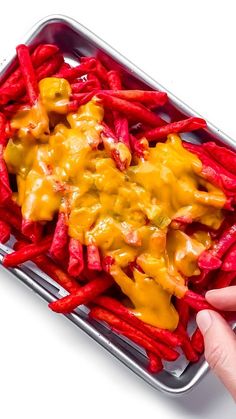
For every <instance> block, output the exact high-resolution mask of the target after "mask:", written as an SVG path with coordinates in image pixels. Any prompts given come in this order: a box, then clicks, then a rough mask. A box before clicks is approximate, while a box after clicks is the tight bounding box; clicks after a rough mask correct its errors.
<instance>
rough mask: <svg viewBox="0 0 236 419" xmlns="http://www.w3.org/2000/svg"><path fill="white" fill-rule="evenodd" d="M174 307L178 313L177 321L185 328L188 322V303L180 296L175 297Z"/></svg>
mask: <svg viewBox="0 0 236 419" xmlns="http://www.w3.org/2000/svg"><path fill="white" fill-rule="evenodd" d="M176 309H177V311H178V314H179V321H180V323H181V324H182V326H183V327H184V328H185V329H187V326H188V322H189V305H188V304H187V303H186V302H185V301H184V300H183V299H182V298H181V299H176Z"/></svg>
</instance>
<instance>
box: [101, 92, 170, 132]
mask: <svg viewBox="0 0 236 419" xmlns="http://www.w3.org/2000/svg"><path fill="white" fill-rule="evenodd" d="M96 97H97V98H98V100H101V102H102V104H103V105H104V106H105V107H108V108H109V109H112V110H113V111H118V112H120V113H122V114H124V115H125V116H126V117H127V118H132V119H135V120H136V121H138V122H144V123H145V124H148V125H151V126H155V127H156V126H161V125H164V124H166V122H165V121H164V120H163V119H161V118H160V117H159V116H158V115H156V114H155V113H153V112H151V111H149V110H148V109H147V108H145V107H144V106H141V105H138V104H136V103H133V102H128V101H127V100H124V99H119V98H117V97H113V96H111V95H108V94H106V93H102V92H99V93H97V95H96Z"/></svg>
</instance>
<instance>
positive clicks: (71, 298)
mask: <svg viewBox="0 0 236 419" xmlns="http://www.w3.org/2000/svg"><path fill="white" fill-rule="evenodd" d="M112 284H113V279H112V278H111V276H108V275H103V276H102V277H97V278H96V279H94V280H92V281H91V282H89V283H88V284H86V285H84V286H83V287H81V288H80V289H79V290H78V291H76V292H75V293H73V294H70V295H68V296H66V297H64V298H61V299H60V300H58V301H55V302H53V303H50V304H49V307H50V308H51V309H52V310H53V311H55V312H56V313H70V312H71V311H73V310H74V309H75V308H76V307H78V306H80V305H81V304H88V303H89V302H90V301H93V300H94V299H95V298H96V297H97V296H98V295H100V294H102V293H103V292H105V291H106V290H107V289H108V288H110V287H111V285H112Z"/></svg>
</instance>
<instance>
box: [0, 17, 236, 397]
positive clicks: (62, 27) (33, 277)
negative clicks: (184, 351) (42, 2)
mask: <svg viewBox="0 0 236 419" xmlns="http://www.w3.org/2000/svg"><path fill="white" fill-rule="evenodd" d="M22 42H24V43H26V44H28V45H30V46H33V45H37V44H38V43H41V42H46V43H55V44H57V45H58V46H59V47H60V48H61V50H62V51H63V52H64V54H65V55H66V56H67V58H68V60H72V61H73V60H75V59H77V60H78V58H79V57H81V56H84V55H94V56H100V57H101V56H102V58H103V60H104V61H107V62H108V61H111V60H112V62H113V66H117V67H118V68H120V70H121V71H122V73H123V76H124V80H125V85H126V87H132V88H133V87H136V88H152V89H156V90H162V91H166V92H167V93H168V95H169V98H170V104H169V108H168V111H169V112H175V113H176V112H178V113H179V114H181V115H182V116H183V117H184V116H198V114H197V113H196V112H193V110H192V109H190V108H189V107H188V106H187V105H185V104H184V103H183V102H181V101H180V100H179V99H178V98H176V97H175V96H174V95H173V94H171V93H170V92H168V91H167V90H166V89H165V88H164V87H163V86H161V85H160V84H158V83H157V82H156V81H155V80H153V79H152V78H150V77H149V76H147V75H146V74H145V73H143V72H142V71H141V70H140V69H139V68H137V67H136V66H135V65H133V64H132V63H131V62H130V61H128V60H127V59H126V58H124V57H123V56H122V55H120V54H119V53H118V52H117V51H115V50H114V49H113V48H111V47H110V46H109V45H107V44H106V43H105V42H103V41H102V40H101V39H100V38H98V37H97V36H96V35H94V34H93V33H91V32H90V31H89V30H88V29H86V28H85V27H84V26H82V25H80V24H79V23H78V22H76V21H75V20H73V19H70V18H68V17H66V16H61V15H52V16H48V17H46V18H44V19H43V20H41V21H40V22H38V23H37V24H36V25H35V26H34V27H33V28H32V29H31V31H30V32H29V33H28V34H27V36H26V38H25V39H23V40H22ZM14 65H15V53H14V52H12V55H10V56H9V58H7V59H6V60H5V62H4V63H3V64H2V69H1V72H0V77H1V79H4V78H5V77H7V75H8V74H9V72H10V71H11V70H12V69H13V68H14ZM185 137H186V138H188V139H191V140H192V141H194V142H201V141H203V140H209V139H214V140H216V141H219V142H221V143H224V144H227V145H229V146H230V147H234V148H235V142H234V141H233V140H232V139H231V138H229V137H228V136H227V135H225V134H224V133H222V132H221V131H220V130H219V129H217V128H216V127H215V126H213V125H212V124H210V123H208V128H207V129H206V130H201V131H198V132H197V133H192V134H188V135H186V136H185ZM6 251H8V250H7V248H6V247H5V246H1V248H0V262H1V260H2V256H1V255H3V254H4V253H5V252H6ZM10 271H11V272H12V273H13V274H14V275H15V276H17V277H18V278H19V279H20V280H21V281H22V282H23V283H24V284H26V285H27V286H28V287H30V288H31V289H32V290H34V291H35V292H36V293H37V294H38V295H40V296H41V297H42V298H43V299H44V300H45V301H47V302H51V301H54V300H56V299H57V298H58V297H59V296H60V295H61V292H62V290H60V289H59V287H58V285H57V284H55V283H53V281H51V280H50V279H49V278H48V277H47V276H46V275H41V274H40V275H38V274H37V273H35V272H34V268H33V267H32V266H31V265H30V264H29V265H27V266H22V267H20V268H16V269H10ZM66 317H67V318H68V319H69V320H71V321H72V322H73V323H75V324H76V325H77V326H79V327H80V328H81V329H82V330H83V331H85V332H86V333H87V334H88V335H89V336H91V337H92V338H93V339H95V340H96V341H97V342H98V343H99V344H100V345H102V346H103V347H104V348H106V349H107V350H108V351H109V352H110V353H112V354H113V355H114V356H115V357H116V358H118V359H119V360H120V361H122V362H123V363H124V364H125V365H127V367H129V368H130V369H131V370H132V371H133V372H135V373H136V374H137V375H138V376H140V377H141V378H143V379H144V380H145V381H146V382H147V383H149V384H150V385H151V386H153V387H154V388H156V389H157V390H161V391H165V392H167V393H169V394H172V395H179V394H183V393H185V392H187V391H189V390H191V389H192V388H193V387H194V386H195V385H196V384H197V383H198V382H199V381H200V379H201V378H203V376H204V375H205V373H206V372H207V370H208V365H207V363H206V362H205V360H204V359H203V357H202V359H201V360H200V361H199V362H198V363H197V364H192V365H188V366H187V367H186V369H185V370H184V371H183V372H182V374H181V375H180V376H174V375H172V374H170V373H169V372H167V371H163V372H161V373H160V374H158V375H153V374H150V373H149V372H148V371H147V370H146V365H147V359H146V357H145V354H144V352H142V351H141V350H140V348H138V347H136V346H133V345H132V344H131V343H130V342H129V341H127V340H123V339H121V338H120V337H119V336H117V335H116V334H114V333H112V332H110V331H109V330H108V329H107V328H106V327H104V326H103V325H101V324H99V323H98V322H95V321H91V320H89V319H88V316H87V311H86V309H83V308H82V309H78V310H76V312H75V313H72V314H68V315H66Z"/></svg>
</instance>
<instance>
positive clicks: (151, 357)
mask: <svg viewBox="0 0 236 419" xmlns="http://www.w3.org/2000/svg"><path fill="white" fill-rule="evenodd" d="M147 357H148V361H149V362H148V371H150V372H151V373H152V374H157V373H158V372H160V371H162V370H163V364H162V362H161V358H160V357H158V356H157V355H156V354H153V353H152V352H150V351H147Z"/></svg>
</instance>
